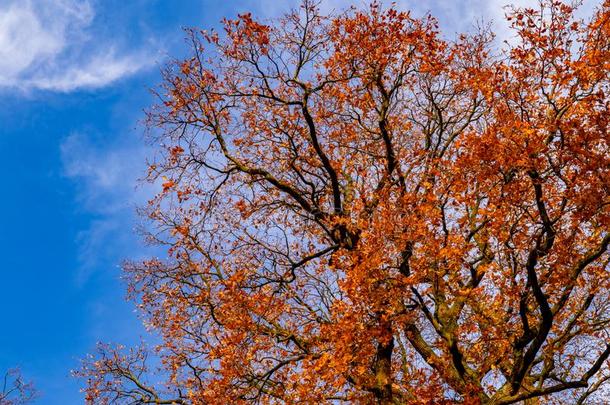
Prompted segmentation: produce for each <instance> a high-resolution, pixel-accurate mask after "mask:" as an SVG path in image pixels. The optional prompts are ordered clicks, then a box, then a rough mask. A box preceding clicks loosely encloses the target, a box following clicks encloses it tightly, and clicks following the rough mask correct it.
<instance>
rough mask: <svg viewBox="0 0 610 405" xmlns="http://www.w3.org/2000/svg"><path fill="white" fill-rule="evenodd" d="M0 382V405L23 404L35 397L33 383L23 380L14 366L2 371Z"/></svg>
mask: <svg viewBox="0 0 610 405" xmlns="http://www.w3.org/2000/svg"><path fill="white" fill-rule="evenodd" d="M1 384H2V386H1V387H0V405H23V404H27V403H30V402H31V401H32V400H33V399H34V398H35V397H36V390H35V389H34V385H33V384H32V383H31V382H27V381H25V380H24V379H23V377H22V376H21V373H20V372H19V370H18V369H16V368H13V369H10V370H8V371H7V372H5V373H4V375H3V376H2V382H1Z"/></svg>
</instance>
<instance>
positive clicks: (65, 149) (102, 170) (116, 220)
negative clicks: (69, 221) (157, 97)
mask: <svg viewBox="0 0 610 405" xmlns="http://www.w3.org/2000/svg"><path fill="white" fill-rule="evenodd" d="M134 138H135V137H134ZM60 152H61V159H62V163H63V172H64V175H65V176H66V177H68V178H70V179H72V180H74V181H75V184H76V185H77V199H78V200H79V202H80V204H81V206H82V207H83V208H84V210H85V211H86V212H87V213H88V214H89V215H91V216H92V217H93V218H94V219H92V220H91V222H90V223H89V226H88V228H86V229H84V230H83V231H81V232H80V233H79V235H78V236H77V242H78V244H79V261H80V268H79V269H78V271H77V273H76V282H77V284H79V285H83V284H84V283H86V282H87V281H88V280H89V279H90V277H91V276H92V275H93V274H94V272H95V271H96V270H98V269H99V265H100V264H102V265H104V264H107V263H109V262H110V263H113V264H118V263H120V261H122V260H123V259H125V258H132V259H133V258H135V257H134V255H135V254H136V253H140V254H143V253H144V252H145V251H146V250H145V249H144V248H143V247H142V245H141V242H140V240H139V239H140V238H139V236H138V235H136V234H135V232H134V230H133V228H134V227H135V225H136V223H137V217H136V214H135V208H136V207H137V206H144V205H145V204H146V202H147V201H148V200H149V199H150V198H151V197H152V196H153V194H154V190H153V188H154V187H153V186H151V185H149V184H148V183H140V182H139V181H138V179H140V178H141V177H142V176H143V175H144V174H145V162H146V156H147V155H149V154H150V153H149V150H148V148H147V147H146V146H144V145H143V144H140V143H138V142H137V139H132V140H131V141H130V142H125V141H123V142H118V143H117V142H112V143H107V142H106V143H96V142H95V141H94V140H93V139H92V138H91V137H88V136H86V135H83V134H80V133H74V134H72V135H70V136H68V137H67V138H66V139H65V140H64V141H63V142H62V144H61V147H60Z"/></svg>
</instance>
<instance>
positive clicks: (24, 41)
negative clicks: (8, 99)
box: [0, 0, 152, 91]
mask: <svg viewBox="0 0 610 405" xmlns="http://www.w3.org/2000/svg"><path fill="white" fill-rule="evenodd" d="M94 17H95V11H94V9H93V6H92V5H91V2H90V1H88V0H80V1H79V0H36V1H34V0H8V2H2V4H1V5H0V87H5V88H7V87H8V88H19V89H23V90H30V89H42V90H53V91H72V90H76V89H80V88H97V87H102V86H105V85H108V84H110V83H112V82H114V81H116V80H118V79H120V78H122V77H124V76H128V75H131V74H134V73H135V72H137V71H139V70H140V69H142V68H144V67H145V66H147V65H150V63H151V62H152V58H151V57H150V56H147V55H145V54H144V53H143V52H136V53H131V52H127V53H126V52H122V53H121V52H119V51H118V50H117V48H116V44H113V43H109V42H108V41H105V40H104V39H100V38H97V37H96V38H92V37H91V35H90V34H89V32H88V29H89V28H90V26H91V24H92V22H93V20H94Z"/></svg>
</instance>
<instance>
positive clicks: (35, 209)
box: [0, 0, 591, 405]
mask: <svg viewBox="0 0 610 405" xmlns="http://www.w3.org/2000/svg"><path fill="white" fill-rule="evenodd" d="M506 2H508V0H506V1H496V0H494V1H485V0H467V1H462V2H460V1H457V2H456V1H450V0H433V1H428V2H422V1H417V2H416V1H414V0H413V1H409V0H403V1H398V2H397V3H399V6H400V7H402V8H411V9H413V10H415V12H416V13H418V14H421V13H422V12H423V11H425V10H428V9H429V10H431V11H432V12H433V14H435V15H437V16H438V17H439V18H440V20H441V24H442V27H443V29H444V30H446V31H447V32H448V33H449V34H451V33H454V32H458V31H461V30H464V29H467V28H468V27H469V26H470V25H471V24H472V23H473V21H475V20H476V19H480V18H485V19H487V20H496V21H499V20H500V19H501V17H502V15H503V10H502V8H501V6H502V5H503V4H504V3H506ZM352 3H355V4H356V5H359V4H364V3H365V2H363V1H355V2H350V1H348V0H323V1H322V7H323V8H325V9H327V10H330V9H333V8H342V7H345V6H346V5H349V4H352ZM526 3H527V1H525V0H521V1H519V4H526ZM590 3H591V2H586V3H585V4H586V5H588V6H589V7H590ZM291 4H292V5H295V4H296V2H295V1H292V0H290V1H282V0H242V1H233V0H224V1H221V0H183V1H170V0H131V1H125V0H121V1H118V0H91V1H87V0H80V1H77V0H29V1H28V0H0V173H1V176H2V180H1V183H0V187H1V188H0V190H1V191H0V193H1V195H2V198H0V212H1V213H2V215H1V216H0V257H2V262H1V263H0V275H1V280H2V282H1V283H0V308H2V318H1V321H0V370H5V369H8V368H10V367H14V366H19V367H20V368H21V370H22V372H23V374H24V375H25V377H26V378H28V379H32V380H34V382H35V384H36V386H37V387H38V389H39V390H40V392H41V397H40V399H39V400H38V402H37V403H40V404H63V405H70V404H79V403H82V396H81V394H80V393H79V387H80V382H79V381H78V380H75V379H73V378H71V377H70V370H71V369H74V368H76V367H78V359H79V358H82V357H83V356H84V355H85V354H86V353H88V352H91V351H93V349H94V347H95V343H96V342H98V341H107V342H117V343H124V344H130V343H134V342H137V341H138V340H139V339H140V336H144V335H145V333H144V331H143V329H142V328H141V326H139V325H140V324H139V322H138V320H137V318H136V316H135V315H134V312H133V307H132V305H131V304H129V303H126V302H124V300H123V297H124V287H123V285H122V284H121V282H120V280H119V276H120V270H119V264H120V262H121V261H122V260H123V259H127V258H132V259H133V258H138V257H143V256H145V255H147V254H150V253H151V252H150V251H147V249H149V248H146V247H144V246H143V245H142V244H141V243H140V242H139V240H138V237H137V236H136V235H134V232H133V228H134V226H135V225H136V224H137V221H138V218H137V217H136V215H135V214H134V207H136V206H137V205H141V204H144V203H145V202H146V200H147V198H148V196H150V195H151V193H152V192H154V190H153V189H151V186H137V184H136V183H137V181H136V180H137V179H138V178H139V177H141V176H142V174H143V173H144V168H145V165H144V164H145V158H146V156H150V155H151V153H152V152H151V150H150V149H149V147H147V146H146V145H145V143H144V142H143V139H142V129H141V127H140V126H139V124H138V121H139V120H141V119H142V118H143V114H142V110H143V109H145V108H146V107H148V106H150V105H151V103H152V102H153V99H152V96H151V95H150V92H149V90H148V89H149V88H151V87H154V86H155V85H157V84H159V82H160V75H159V68H160V67H161V66H162V65H163V63H164V61H166V58H167V56H168V55H171V56H174V57H180V56H184V55H185V52H186V50H185V47H184V41H183V32H182V30H181V27H185V26H199V27H204V28H210V27H214V26H216V27H217V26H218V22H219V21H220V20H221V19H222V17H223V16H234V15H235V14H236V13H238V12H244V11H252V12H253V13H254V14H258V15H263V16H272V15H276V14H278V13H281V11H282V10H284V9H286V8H287V7H289V6H290V5H291ZM495 29H496V31H497V33H498V34H499V36H500V38H501V39H504V38H507V31H506V29H505V27H504V26H503V25H502V24H500V23H498V24H496V25H495Z"/></svg>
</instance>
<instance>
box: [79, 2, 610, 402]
mask: <svg viewBox="0 0 610 405" xmlns="http://www.w3.org/2000/svg"><path fill="white" fill-rule="evenodd" d="M574 10H575V6H574V5H571V4H567V3H563V2H560V1H555V0H542V1H541V2H540V4H539V6H538V7H536V8H527V9H519V8H512V9H508V13H507V18H508V19H509V20H510V22H511V26H512V32H513V34H514V38H513V39H512V40H511V41H509V42H507V43H506V44H505V45H504V47H503V48H502V49H500V48H498V46H497V45H496V42H495V41H494V39H493V35H491V33H490V31H489V29H488V28H485V27H483V28H480V29H476V30H473V32H470V33H465V34H462V35H460V36H458V37H457V38H455V39H447V38H445V37H444V36H443V35H441V33H440V32H439V28H438V24H437V22H436V20H435V19H434V18H433V17H432V16H427V17H424V18H415V17H414V16H412V15H411V14H410V13H409V12H404V11H399V10H397V9H395V8H393V7H389V8H387V7H384V6H382V5H380V4H379V3H376V2H375V3H372V4H371V5H370V7H368V8H362V9H356V8H352V9H349V10H347V11H345V12H343V13H339V14H336V15H331V16H328V15H323V14H322V13H320V11H319V10H318V7H317V5H316V3H315V2H312V1H311V0H304V1H303V2H302V5H301V7H300V8H299V9H297V10H295V11H293V12H291V13H289V14H287V15H285V16H283V17H281V18H277V19H273V20H270V21H259V20H257V19H256V18H254V17H253V16H251V15H250V14H244V15H240V16H238V17H237V18H236V19H233V20H226V21H225V22H224V32H220V33H217V32H213V31H212V32H207V31H202V30H198V29H190V30H188V31H187V33H188V39H189V41H190V43H191V45H192V46H191V54H190V55H189V57H188V58H186V59H184V60H177V61H175V62H173V63H171V64H170V65H169V66H167V68H166V69H165V70H164V83H163V85H162V87H161V89H160V90H159V91H158V95H159V98H160V103H159V104H158V105H157V106H155V107H154V108H152V109H151V110H150V111H149V114H148V124H149V127H150V129H151V131H150V136H151V137H152V139H153V140H154V142H155V143H157V144H159V145H161V146H160V147H159V150H158V151H159V154H158V156H157V157H156V158H155V160H154V161H153V162H152V163H151V164H150V170H149V178H150V181H152V182H156V183H158V184H159V186H160V187H159V188H160V189H161V190H160V192H159V194H158V195H157V196H156V197H155V198H154V199H153V200H151V201H150V204H149V206H148V207H146V208H145V209H144V211H145V213H146V215H148V217H149V218H150V228H149V230H150V231H149V234H148V238H149V240H150V241H152V242H154V243H157V244H159V245H161V246H165V247H166V248H167V257H165V258H162V259H158V258H153V259H150V260H146V261H143V262H133V263H129V264H127V265H126V266H125V274H126V277H127V279H128V282H129V296H130V297H131V299H133V300H134V301H135V302H136V304H137V305H138V308H139V309H140V310H141V313H142V316H143V319H144V322H145V324H146V325H147V326H148V327H149V328H150V329H151V330H153V331H155V332H156V333H158V335H159V337H160V339H161V343H160V344H159V345H158V346H156V347H154V348H153V350H152V351H149V350H148V349H146V348H134V349H131V350H127V351H126V350H122V349H120V348H114V347H112V346H103V347H101V348H100V352H99V353H98V355H97V356H95V357H93V358H91V359H90V360H89V361H87V362H85V363H84V365H83V368H82V369H81V370H80V371H78V372H77V374H78V375H80V376H82V377H85V378H86V379H87V388H86V394H87V398H88V400H89V401H90V402H91V403H96V404H98V403H111V402H112V403H115V402H114V401H117V402H116V403H138V404H146V403H149V404H163V403H167V404H169V403H176V404H214V403H218V404H227V403H235V404H239V403H312V404H313V403H344V402H350V403H379V404H429V403H439V404H440V403H466V404H512V403H518V402H521V401H529V402H531V403H534V402H536V403H537V402H544V403H586V402H587V401H588V400H591V401H593V402H594V401H595V400H596V399H595V398H598V399H599V398H601V397H600V396H598V397H596V395H603V392H604V389H606V390H607V389H608V388H604V386H605V383H606V382H607V380H608V379H610V370H609V368H608V362H607V359H608V356H609V355H610V335H609V332H610V308H609V306H610V300H609V298H610V297H609V293H608V287H609V284H610V276H609V266H608V264H609V261H610V256H609V254H608V245H609V243H610V232H609V225H610V193H609V191H610V121H609V120H610V98H609V94H610V1H608V0H605V1H604V2H603V3H601V4H599V6H598V7H597V9H596V11H595V13H594V15H592V16H590V18H589V19H588V20H587V21H581V20H578V19H576V18H575V17H574ZM151 353H152V354H155V355H156V356H158V359H159V360H158V361H156V362H153V363H152V366H149V365H147V363H146V359H147V358H148V357H149V356H150V355H151ZM157 368H158V369H159V370H157V371H158V374H155V373H154V372H155V369H157ZM161 377H163V378H164V379H165V380H164V382H161V383H159V382H158V381H159V380H160V379H161ZM607 392H608V391H606V393H607Z"/></svg>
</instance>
